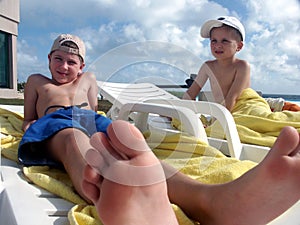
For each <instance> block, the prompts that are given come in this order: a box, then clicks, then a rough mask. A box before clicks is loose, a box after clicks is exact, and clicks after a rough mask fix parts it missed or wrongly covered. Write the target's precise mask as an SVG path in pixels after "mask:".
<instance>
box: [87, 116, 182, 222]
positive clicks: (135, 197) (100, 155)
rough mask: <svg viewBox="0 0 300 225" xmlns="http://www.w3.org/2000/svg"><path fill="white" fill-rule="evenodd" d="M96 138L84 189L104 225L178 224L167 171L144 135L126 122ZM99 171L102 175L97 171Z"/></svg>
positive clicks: (114, 123) (119, 123)
mask: <svg viewBox="0 0 300 225" xmlns="http://www.w3.org/2000/svg"><path fill="white" fill-rule="evenodd" d="M107 133H108V136H109V139H108V138H107V136H105V135H104V134H102V133H98V134H96V135H93V137H92V139H91V143H92V145H93V146H94V147H95V148H96V149H97V151H96V150H93V149H91V150H90V151H89V152H88V154H87V155H86V159H87V161H88V162H89V164H90V165H92V166H93V167H94V169H92V168H91V167H87V168H86V170H85V175H86V180H85V181H84V183H83V189H84V190H85V193H86V195H87V196H89V197H90V199H91V200H92V201H93V203H94V204H95V206H96V207H97V210H98V213H99V216H100V218H101V220H102V221H103V223H104V224H109V225H110V224H168V225H172V224H178V223H177V221H176V217H175V214H174V212H173V210H172V207H171V204H170V202H169V199H168V196H167V186H166V182H165V175H164V171H163V169H162V167H161V164H160V162H159V160H158V159H157V158H156V157H155V155H154V154H153V153H152V151H151V150H150V148H149V147H148V145H147V144H146V142H145V140H144V137H143V136H142V134H141V133H140V132H139V131H138V130H137V129H136V128H135V127H134V126H133V125H131V124H129V123H127V122H124V121H115V122H113V123H112V124H111V125H110V126H109V127H108V130H107ZM97 170H98V171H100V173H101V174H102V176H101V177H100V175H99V174H98V173H97V172H96V171H97Z"/></svg>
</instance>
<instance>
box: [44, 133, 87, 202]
mask: <svg viewBox="0 0 300 225" xmlns="http://www.w3.org/2000/svg"><path fill="white" fill-rule="evenodd" d="M46 144H47V147H48V150H49V152H50V153H51V154H52V156H53V157H54V159H56V160H57V161H59V162H61V163H62V164H63V166H64V168H65V170H66V172H67V173H68V175H69V176H70V178H71V180H72V183H73V185H74V187H75V189H76V191H77V192H78V193H79V195H80V196H81V197H83V198H84V199H85V200H87V201H89V202H90V200H89V198H87V197H86V196H85V194H84V192H83V191H82V182H83V173H84V168H85V166H86V161H85V160H84V158H83V155H85V153H86V151H87V150H88V149H90V148H92V147H91V145H90V138H89V137H88V136H87V135H86V134H85V133H83V132H82V131H80V130H78V129H73V128H67V129H63V130H61V131H59V132H58V133H57V134H56V135H54V136H53V137H52V138H51V139H49V140H48V141H47V143H46Z"/></svg>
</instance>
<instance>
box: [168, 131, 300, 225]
mask: <svg viewBox="0 0 300 225" xmlns="http://www.w3.org/2000/svg"><path fill="white" fill-rule="evenodd" d="M299 174H300V146H299V134H298V132H297V131H296V130H295V129H294V128H291V127H285V128H284V129H283V130H282V132H281V134H280V136H279V137H278V139H277V141H276V142H275V144H274V146H273V147H272V149H271V151H270V152H269V154H268V155H267V156H266V158H265V159H264V160H263V161H262V162H261V163H260V164H259V165H258V166H256V167H255V168H253V169H252V170H250V171H248V172H247V173H245V174H244V175H243V176H241V177H240V178H238V179H236V180H234V181H233V182H230V183H227V184H222V185H216V186H206V187H205V188H203V185H201V184H198V187H199V188H198V192H199V190H201V192H202V194H201V193H198V194H196V192H197V191H196V190H197V189H196V188H194V190H195V193H190V195H191V196H193V200H194V201H195V198H196V197H195V196H198V198H197V199H198V200H196V201H198V207H196V204H197V203H195V204H190V205H188V204H185V208H184V211H185V212H186V213H187V214H189V215H190V216H191V217H192V218H194V219H196V220H197V221H200V223H201V224H214V225H215V224H222V225H226V224H229V225H235V224H237V225H244V224H245V225H248V224H249V225H253V224H255V225H259V224H267V223H268V222H270V221H272V220H273V219H275V218H276V217H278V216H279V215H281V214H282V213H283V212H285V211H286V210H287V209H289V208H290V207H291V206H292V205H294V204H295V203H296V202H297V201H298V200H299V199H300V175H299ZM168 185H169V183H168ZM194 186H196V185H194ZM203 193H204V195H203ZM203 196H206V197H203ZM190 198H191V197H190ZM170 199H171V198H170ZM187 199H188V198H187ZM171 200H172V199H171ZM200 200H201V204H199V203H200ZM182 205H184V204H182Z"/></svg>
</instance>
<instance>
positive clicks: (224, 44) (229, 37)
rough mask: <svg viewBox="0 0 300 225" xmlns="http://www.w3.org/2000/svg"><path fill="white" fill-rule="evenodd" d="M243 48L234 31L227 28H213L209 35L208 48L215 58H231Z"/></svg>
mask: <svg viewBox="0 0 300 225" xmlns="http://www.w3.org/2000/svg"><path fill="white" fill-rule="evenodd" d="M242 47H243V42H242V41H240V40H239V37H237V34H236V32H235V31H234V30H232V29H228V27H218V28H213V29H212V31H211V34H210V48H211V52H212V54H213V56H214V57H215V58H217V59H218V58H224V57H233V56H234V55H235V53H236V52H238V51H240V50H241V49H242Z"/></svg>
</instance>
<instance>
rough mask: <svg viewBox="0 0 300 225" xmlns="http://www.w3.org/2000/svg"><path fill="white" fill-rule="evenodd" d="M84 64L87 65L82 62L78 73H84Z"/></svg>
mask: <svg viewBox="0 0 300 225" xmlns="http://www.w3.org/2000/svg"><path fill="white" fill-rule="evenodd" d="M84 66H85V64H84V63H81V65H80V70H79V71H78V74H82V73H83V72H82V70H83V68H84Z"/></svg>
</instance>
